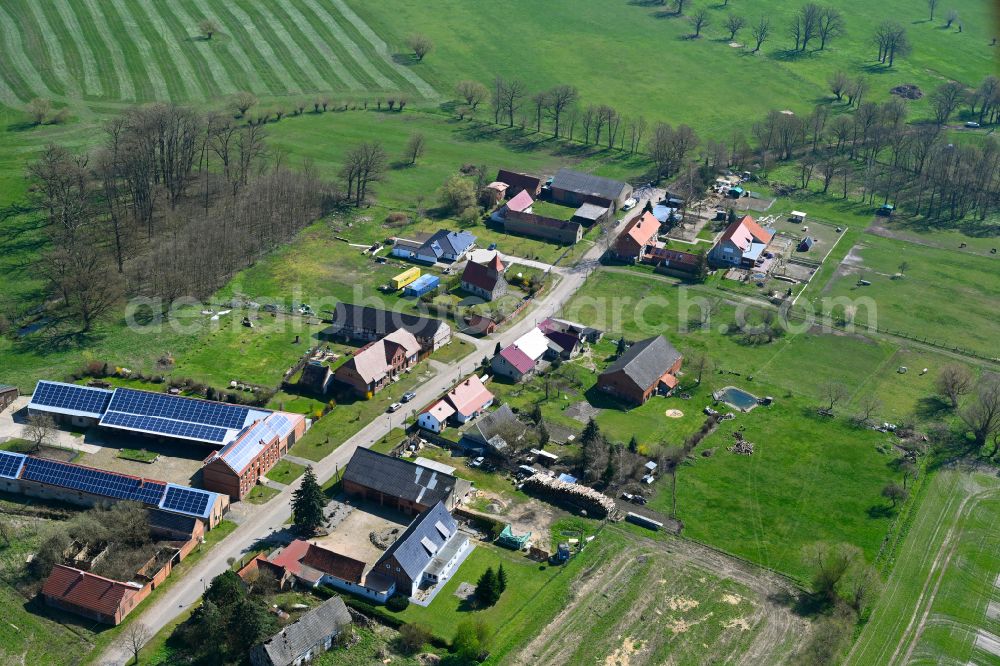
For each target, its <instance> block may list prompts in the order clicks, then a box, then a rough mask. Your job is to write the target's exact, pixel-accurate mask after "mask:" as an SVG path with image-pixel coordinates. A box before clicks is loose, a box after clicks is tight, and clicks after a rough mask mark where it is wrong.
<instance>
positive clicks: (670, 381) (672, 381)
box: [660, 373, 677, 388]
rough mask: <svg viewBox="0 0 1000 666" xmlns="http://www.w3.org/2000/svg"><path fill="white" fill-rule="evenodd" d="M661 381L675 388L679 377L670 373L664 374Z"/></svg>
mask: <svg viewBox="0 0 1000 666" xmlns="http://www.w3.org/2000/svg"><path fill="white" fill-rule="evenodd" d="M660 381H662V382H663V383H664V384H666V385H667V386H668V387H669V388H674V387H675V386H677V378H676V377H674V376H673V375H671V374H670V373H667V374H665V375H663V377H661V378H660Z"/></svg>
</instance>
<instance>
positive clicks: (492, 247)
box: [486, 243, 497, 250]
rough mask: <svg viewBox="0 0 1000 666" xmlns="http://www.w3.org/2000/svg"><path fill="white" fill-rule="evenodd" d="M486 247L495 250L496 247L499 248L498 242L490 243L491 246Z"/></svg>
mask: <svg viewBox="0 0 1000 666" xmlns="http://www.w3.org/2000/svg"><path fill="white" fill-rule="evenodd" d="M486 249H487V250H495V249H497V244H496V243H490V246H489V247H488V248H486Z"/></svg>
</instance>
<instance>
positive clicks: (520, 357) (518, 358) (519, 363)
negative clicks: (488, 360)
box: [500, 345, 535, 374]
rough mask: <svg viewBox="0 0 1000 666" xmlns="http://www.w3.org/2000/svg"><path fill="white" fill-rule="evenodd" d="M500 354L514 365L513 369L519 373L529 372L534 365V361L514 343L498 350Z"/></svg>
mask: <svg viewBox="0 0 1000 666" xmlns="http://www.w3.org/2000/svg"><path fill="white" fill-rule="evenodd" d="M500 356H502V357H503V358H504V359H505V360H506V361H507V362H508V363H510V364H511V365H512V366H514V369H516V370H517V371H518V372H520V373H521V374H524V373H526V372H530V371H531V369H532V368H534V367H535V362H534V361H532V360H531V357H530V356H528V355H527V354H525V353H524V352H523V351H521V349H520V348H519V347H517V346H515V345H510V346H509V347H505V348H504V349H502V350H501V351H500Z"/></svg>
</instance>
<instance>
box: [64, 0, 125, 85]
mask: <svg viewBox="0 0 1000 666" xmlns="http://www.w3.org/2000/svg"><path fill="white" fill-rule="evenodd" d="M66 9H67V10H68V11H69V12H70V13H71V14H72V18H70V17H69V16H67V17H65V19H64V20H65V21H66V22H67V25H68V26H69V29H70V30H71V31H72V33H73V34H74V35H77V36H78V38H79V40H80V41H81V42H83V43H84V44H85V48H82V51H83V54H82V55H83V57H84V58H85V59H86V62H85V64H84V68H85V70H84V71H86V70H87V69H89V68H91V67H93V70H94V73H95V74H96V76H97V78H98V82H97V84H95V89H96V90H97V92H96V95H97V96H99V97H106V98H109V99H120V100H128V99H131V98H132V97H134V96H135V92H134V91H131V92H126V90H125V89H124V87H123V86H122V85H121V83H120V82H119V79H118V76H117V74H116V72H117V71H119V70H118V69H117V68H116V67H115V61H114V56H113V55H112V53H111V49H110V48H108V45H107V43H106V42H105V41H104V37H103V36H101V33H100V31H99V30H98V29H97V26H95V25H94V17H93V16H92V15H91V13H90V10H89V9H87V5H86V4H84V3H82V2H71V3H67V5H66ZM126 80H128V79H127V78H126ZM84 89H85V90H90V84H87V85H85V86H84ZM91 94H94V93H91Z"/></svg>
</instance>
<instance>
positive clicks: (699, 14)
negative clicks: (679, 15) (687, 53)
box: [691, 7, 711, 39]
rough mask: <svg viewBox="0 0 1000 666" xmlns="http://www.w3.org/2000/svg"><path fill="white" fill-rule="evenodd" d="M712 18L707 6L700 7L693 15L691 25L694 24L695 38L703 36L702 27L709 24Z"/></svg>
mask: <svg viewBox="0 0 1000 666" xmlns="http://www.w3.org/2000/svg"><path fill="white" fill-rule="evenodd" d="M710 21H711V19H710V17H709V14H708V9H706V8H705V7H702V8H700V9H699V10H698V11H696V12H695V13H694V15H693V16H691V25H692V26H694V38H695V39H697V38H698V37H701V29H702V28H705V27H707V26H708V24H709V23H710Z"/></svg>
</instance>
